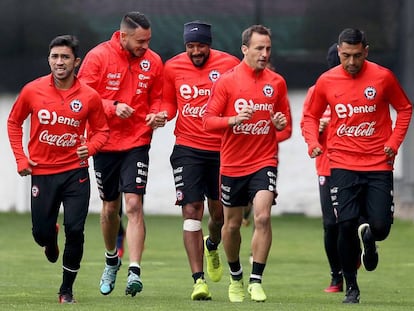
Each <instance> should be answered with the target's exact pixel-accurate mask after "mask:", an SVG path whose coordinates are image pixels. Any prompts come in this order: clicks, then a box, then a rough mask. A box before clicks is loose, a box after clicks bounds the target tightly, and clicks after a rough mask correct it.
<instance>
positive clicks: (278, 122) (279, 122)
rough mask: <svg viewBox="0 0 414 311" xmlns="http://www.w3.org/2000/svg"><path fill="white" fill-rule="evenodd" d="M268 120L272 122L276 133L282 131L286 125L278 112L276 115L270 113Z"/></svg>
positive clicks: (283, 116) (285, 120) (282, 115)
mask: <svg viewBox="0 0 414 311" xmlns="http://www.w3.org/2000/svg"><path fill="white" fill-rule="evenodd" d="M270 119H271V120H272V123H273V125H274V126H275V128H276V129H277V130H278V131H281V130H283V129H284V128H285V127H286V125H287V118H286V116H285V115H284V114H283V113H281V112H280V111H278V112H276V113H274V112H273V111H270Z"/></svg>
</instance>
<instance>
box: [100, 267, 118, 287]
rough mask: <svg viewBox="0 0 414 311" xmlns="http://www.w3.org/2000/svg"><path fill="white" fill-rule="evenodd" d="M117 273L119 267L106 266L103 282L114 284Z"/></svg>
mask: <svg viewBox="0 0 414 311" xmlns="http://www.w3.org/2000/svg"><path fill="white" fill-rule="evenodd" d="M117 271H118V265H116V266H110V265H106V266H105V271H104V274H103V276H102V280H103V281H104V282H108V283H111V282H113V280H114V278H115V276H116V273H117Z"/></svg>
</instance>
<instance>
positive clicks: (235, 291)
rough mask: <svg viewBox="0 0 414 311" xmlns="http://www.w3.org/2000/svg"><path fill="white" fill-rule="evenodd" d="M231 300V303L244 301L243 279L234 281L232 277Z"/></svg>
mask: <svg viewBox="0 0 414 311" xmlns="http://www.w3.org/2000/svg"><path fill="white" fill-rule="evenodd" d="M229 299H230V302H243V300H244V285H243V279H241V280H233V279H232V278H231V277H230V285H229Z"/></svg>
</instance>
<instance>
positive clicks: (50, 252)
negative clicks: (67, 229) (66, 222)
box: [45, 224, 59, 263]
mask: <svg viewBox="0 0 414 311" xmlns="http://www.w3.org/2000/svg"><path fill="white" fill-rule="evenodd" d="M58 233H59V224H56V236H55V240H54V244H53V245H52V246H46V247H45V255H46V258H47V260H49V261H50V262H52V263H54V262H56V261H57V260H58V258H59V245H58Z"/></svg>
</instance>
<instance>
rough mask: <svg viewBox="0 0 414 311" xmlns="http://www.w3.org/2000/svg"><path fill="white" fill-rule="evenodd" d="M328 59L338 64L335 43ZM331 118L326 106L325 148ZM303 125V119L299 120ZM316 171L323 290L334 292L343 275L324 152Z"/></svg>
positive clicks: (322, 128) (322, 140) (323, 120)
mask: <svg viewBox="0 0 414 311" xmlns="http://www.w3.org/2000/svg"><path fill="white" fill-rule="evenodd" d="M326 59H327V61H328V68H333V67H335V66H338V65H339V64H340V61H339V56H338V49H337V43H334V44H333V45H331V46H330V47H329V49H328V54H327V57H326ZM314 88H315V86H312V87H310V88H309V90H308V93H307V95H306V98H305V102H304V105H303V111H306V109H308V107H309V102H310V99H311V97H312V94H313V90H314ZM330 118H331V110H330V108H329V107H328V108H327V109H326V110H325V112H324V113H323V115H322V118H321V119H320V121H319V143H320V144H321V145H322V146H323V148H326V141H327V137H328V130H327V126H328V124H329V121H330ZM301 127H303V120H302V122H301ZM315 167H316V172H317V174H318V179H319V199H320V203H321V210H322V220H323V230H324V247H325V253H326V256H327V258H328V262H329V266H330V270H331V282H330V284H329V286H328V287H327V288H325V290H324V291H325V292H327V293H336V292H342V291H343V277H342V267H341V262H340V259H339V254H338V224H337V222H336V215H335V213H334V208H333V206H332V201H331V195H330V187H329V181H330V175H331V170H330V167H329V159H328V157H327V154H326V153H323V154H321V155H320V156H319V157H317V158H316V160H315Z"/></svg>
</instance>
